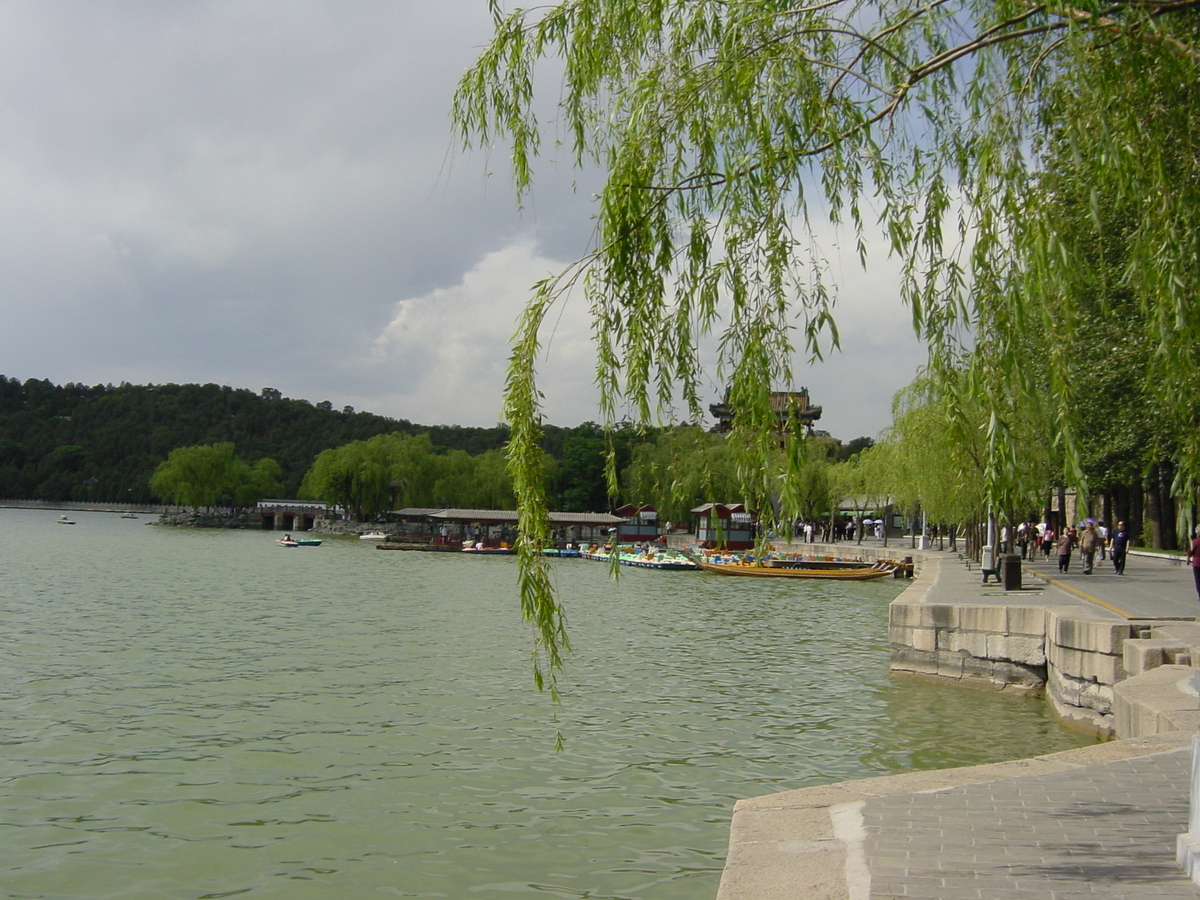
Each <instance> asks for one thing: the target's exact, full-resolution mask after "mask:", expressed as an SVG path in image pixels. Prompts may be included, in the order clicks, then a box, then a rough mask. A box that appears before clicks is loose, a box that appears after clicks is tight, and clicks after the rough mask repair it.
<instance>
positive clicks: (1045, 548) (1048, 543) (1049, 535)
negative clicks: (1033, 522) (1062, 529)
mask: <svg viewBox="0 0 1200 900" xmlns="http://www.w3.org/2000/svg"><path fill="white" fill-rule="evenodd" d="M1053 546H1054V529H1053V528H1051V527H1050V526H1049V525H1047V526H1046V529H1045V531H1043V532H1042V556H1044V557H1045V558H1046V561H1047V562H1049V561H1050V548H1051V547H1053Z"/></svg>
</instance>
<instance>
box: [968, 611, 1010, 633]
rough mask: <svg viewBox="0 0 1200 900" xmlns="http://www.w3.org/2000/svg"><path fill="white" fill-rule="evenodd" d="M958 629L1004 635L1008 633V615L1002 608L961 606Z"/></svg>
mask: <svg viewBox="0 0 1200 900" xmlns="http://www.w3.org/2000/svg"><path fill="white" fill-rule="evenodd" d="M958 628H959V629H961V630H963V631H985V632H991V633H993V634H1004V633H1005V632H1007V631H1008V614H1007V610H1006V609H1005V607H1003V606H961V607H959V610H958Z"/></svg>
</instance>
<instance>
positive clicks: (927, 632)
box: [908, 628, 937, 652]
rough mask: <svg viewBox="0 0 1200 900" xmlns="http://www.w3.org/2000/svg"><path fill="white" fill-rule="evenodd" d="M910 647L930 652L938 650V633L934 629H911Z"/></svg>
mask: <svg viewBox="0 0 1200 900" xmlns="http://www.w3.org/2000/svg"><path fill="white" fill-rule="evenodd" d="M908 646H910V647H912V648H913V649H914V650H925V651H928V652H933V651H935V650H937V631H935V630H934V629H932V628H913V629H911V634H910V636H909V640H908Z"/></svg>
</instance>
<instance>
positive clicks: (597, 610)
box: [0, 510, 1087, 900]
mask: <svg viewBox="0 0 1200 900" xmlns="http://www.w3.org/2000/svg"><path fill="white" fill-rule="evenodd" d="M54 518H55V516H54V514H50V513H43V512H30V511H15V510H0V535H3V537H2V538H0V554H2V555H0V564H2V565H3V571H4V578H3V580H2V582H0V615H3V621H4V623H5V628H4V629H3V631H2V632H0V703H2V704H3V707H2V712H3V714H2V715H0V834H2V840H0V872H2V873H3V878H2V879H0V884H2V885H3V890H4V891H5V893H3V896H6V897H21V898H31V897H40V898H80V897H86V898H108V897H112V898H122V900H130V898H147V900H149V898H156V900H157V898H176V897H178V898H211V897H229V896H248V897H277V898H288V900H292V898H301V900H304V898H345V897H360V896H368V895H375V894H379V895H383V896H394V897H428V898H433V897H438V898H460V897H465V896H468V895H470V896H476V897H500V896H513V895H517V896H521V895H528V894H530V893H532V892H537V893H540V894H544V895H546V896H548V897H562V898H584V897H587V898H639V900H658V898H664V900H665V898H688V900H692V898H696V897H707V896H713V895H714V894H715V891H716V884H717V880H718V878H719V874H720V869H721V865H722V862H723V857H724V853H725V849H726V842H727V839H728V820H729V815H730V811H731V809H732V806H733V803H734V802H735V801H736V800H737V799H738V798H741V797H746V796H754V795H757V794H763V793H769V792H771V791H776V790H783V789H791V788H796V787H804V786H807V785H812V784H819V783H825V782H830V781H837V780H842V779H847V778H859V777H864V776H870V775H877V774H883V773H890V772H895V771H902V770H905V769H908V768H911V767H922V768H931V767H941V766H947V765H969V764H975V763H981V762H990V761H994V760H998V759H1006V758H1013V757H1018V756H1028V755H1032V754H1035V753H1044V752H1049V751H1052V750H1057V749H1065V748H1067V747H1071V746H1078V745H1079V744H1081V743H1084V742H1087V738H1085V737H1083V736H1080V735H1076V734H1072V733H1069V732H1066V731H1064V730H1063V729H1061V728H1059V727H1058V726H1057V725H1055V724H1054V723H1053V722H1052V721H1050V719H1049V718H1048V716H1047V715H1046V712H1045V710H1044V708H1043V706H1042V705H1041V704H1040V703H1037V702H1035V701H1028V700H1023V699H1021V698H1014V697H1009V696H1000V695H996V694H987V693H976V692H970V691H960V690H956V689H953V688H949V687H944V686H940V685H927V684H923V683H915V682H908V681H894V680H890V679H889V678H888V676H887V659H888V650H887V642H886V621H887V613H886V605H887V603H888V601H889V600H890V599H891V598H892V597H893V596H895V593H896V591H897V590H898V588H899V586H898V585H897V584H895V583H892V582H890V581H889V582H885V583H880V582H869V583H860V584H856V583H849V582H833V583H827V584H818V583H814V582H805V583H801V584H795V583H786V584H781V583H779V582H777V581H774V580H765V581H764V582H763V583H759V582H756V581H752V582H750V583H749V584H747V583H745V580H744V579H739V580H731V579H723V578H718V577H712V576H706V575H703V574H701V573H678V572H653V571H646V570H636V569H631V570H627V571H624V572H623V574H622V578H621V579H620V581H618V582H616V583H614V582H612V581H611V580H609V578H608V575H607V567H605V566H603V565H597V564H595V563H589V562H587V561H583V560H561V561H559V562H557V563H556V568H555V577H556V580H557V582H558V588H559V590H560V592H561V595H562V597H563V598H564V600H565V602H566V605H567V610H568V617H569V623H568V624H569V628H570V631H571V635H572V640H573V642H574V645H575V652H574V654H573V655H572V656H571V658H570V660H569V663H568V670H567V672H566V675H565V678H564V679H563V682H564V683H563V689H564V690H563V703H562V705H561V707H559V708H557V709H554V708H553V707H551V705H550V704H549V702H548V701H547V699H546V698H545V697H543V696H540V695H538V694H537V693H536V692H535V691H534V690H533V689H532V687H531V675H530V670H529V651H530V646H531V644H530V635H529V632H528V630H527V626H525V625H524V624H523V623H522V622H521V621H520V617H519V614H518V612H517V603H516V599H515V596H514V567H513V562H512V560H511V559H508V558H503V557H486V558H460V557H459V556H457V555H451V554H420V553H403V552H396V553H384V552H380V551H377V550H375V549H374V548H373V547H372V546H371V545H369V544H363V543H362V542H360V541H357V540H352V539H345V540H341V539H334V540H328V541H326V542H325V544H324V545H323V546H321V547H319V548H295V549H285V548H282V547H279V546H277V545H276V544H275V543H274V541H273V539H272V536H270V535H267V534H263V533H258V532H220V531H191V530H182V529H163V528H155V527H148V526H147V525H146V522H145V520H122V519H120V518H119V517H116V516H111V515H101V514H90V515H89V514H80V515H79V516H78V517H77V519H78V522H79V524H78V525H77V526H74V527H64V526H58V525H55V524H54V521H53V520H54ZM556 727H557V728H559V729H561V730H562V732H563V734H564V735H565V737H566V741H567V748H566V752H564V753H561V754H556V753H554V752H553V749H552V745H553V734H554V729H555V728H556Z"/></svg>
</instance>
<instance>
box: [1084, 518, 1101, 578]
mask: <svg viewBox="0 0 1200 900" xmlns="http://www.w3.org/2000/svg"><path fill="white" fill-rule="evenodd" d="M1099 547H1100V535H1098V534H1096V526H1095V525H1094V524H1093V523H1091V522H1088V523H1087V524H1086V525H1085V526H1083V532H1082V533H1081V534H1080V535H1079V555H1080V556H1081V557H1082V558H1083V574H1084V575H1091V574H1092V565H1093V564H1094V563H1095V561H1096V550H1097V549H1099Z"/></svg>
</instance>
